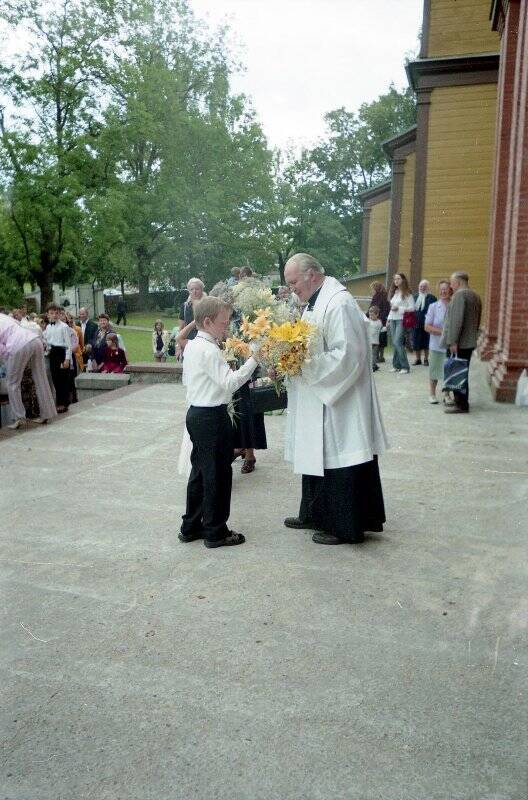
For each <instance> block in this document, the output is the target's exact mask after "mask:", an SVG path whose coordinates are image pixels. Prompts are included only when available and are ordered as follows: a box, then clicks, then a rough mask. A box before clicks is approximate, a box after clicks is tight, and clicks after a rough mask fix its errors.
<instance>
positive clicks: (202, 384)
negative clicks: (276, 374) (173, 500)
mask: <svg viewBox="0 0 528 800" xmlns="http://www.w3.org/2000/svg"><path fill="white" fill-rule="evenodd" d="M230 317H231V307H230V306H229V305H227V303H225V302H224V301H223V300H221V299H220V298H218V297H204V298H203V299H202V300H199V301H198V302H197V303H195V305H194V321H195V323H196V327H197V329H198V333H197V335H196V338H195V339H192V340H191V341H190V342H189V343H188V344H187V347H186V349H185V360H184V362H183V382H184V384H185V385H186V387H187V402H188V405H189V410H188V412H187V418H186V425H187V430H188V432H189V436H190V437H191V442H192V453H191V467H192V469H191V474H190V477H189V482H188V485H187V504H186V510H185V514H184V515H183V520H182V525H181V532H180V534H179V537H178V538H179V539H180V541H181V542H191V541H194V540H195V539H202V538H203V540H204V545H205V546H206V547H208V548H212V547H223V546H232V545H238V544H243V543H244V541H245V538H244V536H243V535H242V534H241V533H236V531H231V530H229V529H228V527H227V520H228V518H229V512H230V504H231V484H232V468H231V461H232V458H233V425H232V423H231V419H230V417H229V414H228V411H227V406H228V403H229V401H230V400H231V397H232V395H233V393H234V392H236V390H237V389H239V388H240V387H241V386H242V385H243V384H244V383H246V381H247V380H249V378H250V376H251V375H252V374H253V372H254V371H255V369H256V367H257V361H256V359H255V357H254V356H250V357H249V358H248V360H247V361H246V362H245V364H243V365H242V366H241V367H240V369H238V370H236V371H235V372H234V371H233V370H231V369H230V367H229V366H228V364H227V362H226V360H225V358H224V356H223V355H222V352H221V350H220V347H219V342H220V341H222V340H223V339H225V336H226V334H227V329H228V327H229V320H230ZM252 349H258V345H252Z"/></svg>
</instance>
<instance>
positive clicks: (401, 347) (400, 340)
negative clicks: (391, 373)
mask: <svg viewBox="0 0 528 800" xmlns="http://www.w3.org/2000/svg"><path fill="white" fill-rule="evenodd" d="M390 333H391V339H392V347H393V348H394V354H393V356H392V366H393V367H394V369H410V367H409V359H408V358H407V352H406V350H405V328H404V327H403V322H402V321H401V319H391V320H390Z"/></svg>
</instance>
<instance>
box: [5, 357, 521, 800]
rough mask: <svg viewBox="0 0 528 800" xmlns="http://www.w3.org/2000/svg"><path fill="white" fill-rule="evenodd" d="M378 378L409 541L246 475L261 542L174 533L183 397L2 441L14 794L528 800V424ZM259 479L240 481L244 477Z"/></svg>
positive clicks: (279, 468) (281, 472) (278, 453)
mask: <svg viewBox="0 0 528 800" xmlns="http://www.w3.org/2000/svg"><path fill="white" fill-rule="evenodd" d="M426 372H427V371H426V369H424V368H416V369H415V370H413V372H412V374H411V375H410V376H408V377H407V376H401V375H397V376H394V375H391V374H389V373H388V365H386V367H385V369H384V370H383V371H382V372H380V373H378V374H377V377H376V380H377V383H378V387H379V391H380V395H381V398H382V406H383V411H384V416H385V421H386V424H387V427H388V429H389V433H390V438H391V442H392V449H391V451H390V452H389V453H388V454H387V455H386V456H385V457H384V458H383V459H382V461H381V470H382V479H383V485H384V490H385V496H386V504H387V517H388V524H387V526H386V531H385V532H384V533H383V534H382V535H373V536H372V537H371V538H370V539H369V540H368V541H367V542H366V543H365V544H364V545H363V546H360V547H352V546H350V547H349V546H341V547H327V548H325V547H320V546H317V545H314V544H313V543H312V542H311V538H310V534H309V533H307V532H302V531H289V530H286V529H285V528H284V527H283V525H282V520H283V518H284V517H285V516H286V515H288V514H292V513H295V512H296V511H297V507H298V499H299V485H300V480H299V478H298V477H296V476H294V475H292V474H291V472H290V470H289V468H288V467H287V466H286V465H285V464H284V463H283V461H282V437H283V426H284V418H283V417H280V416H274V417H268V418H266V426H267V432H268V441H269V443H270V449H269V450H268V451H267V452H263V453H257V459H258V460H257V470H256V472H255V473H253V474H251V475H247V476H243V475H241V474H240V469H239V466H238V467H237V468H236V470H235V480H234V491H233V504H232V517H231V520H232V524H233V527H234V528H235V529H237V530H240V531H243V532H244V533H246V534H247V538H248V541H247V544H246V545H244V546H243V547H238V548H231V549H227V548H226V549H219V550H212V551H211V550H206V549H205V548H204V547H203V545H202V544H201V543H200V542H195V543H192V544H189V545H182V544H180V543H179V542H178V541H177V538H176V535H177V531H178V527H179V519H180V515H181V513H182V509H183V501H184V487H185V482H184V480H183V479H182V478H181V477H180V476H178V474H177V472H176V461H177V455H178V450H179V445H180V439H181V433H182V429H183V417H184V395H183V390H182V388H181V386H177V385H165V386H163V385H159V386H152V387H147V388H141V389H139V390H136V389H134V390H125V391H123V390H119V391H118V392H116V393H114V395H108V397H107V401H106V402H104V403H101V404H95V403H92V402H91V401H86V402H85V403H83V404H79V405H78V406H77V407H76V408H75V410H74V412H73V413H72V414H71V415H69V416H68V417H67V418H65V419H61V420H59V421H58V422H57V423H55V424H53V425H49V426H47V427H45V428H38V429H34V430H30V431H27V432H24V433H17V434H14V435H9V436H6V435H2V436H0V487H1V493H0V526H1V542H2V544H1V554H0V574H1V576H2V599H3V602H2V618H1V621H2V648H1V650H0V667H1V673H2V674H1V684H0V685H1V708H2V713H1V723H0V727H1V730H0V740H1V748H0V798H1V800H82V799H83V798H89V799H90V800H117V798H120V800H210V799H214V800H526V797H527V796H528V759H527V741H528V725H527V721H528V715H527V703H526V690H527V686H526V674H527V663H528V659H527V641H526V638H527V626H528V596H527V591H526V590H527V568H526V542H527V533H528V513H527V512H528V409H527V410H520V409H516V408H515V407H512V406H504V405H496V404H493V403H492V402H491V400H490V399H489V394H488V391H487V388H486V386H485V384H484V380H483V372H484V369H483V367H482V365H480V364H478V363H477V364H475V365H474V368H473V383H474V387H475V391H474V407H473V412H472V413H471V414H470V415H469V416H454V417H448V416H446V415H445V414H443V413H442V408H441V407H440V406H437V407H434V406H430V405H429V404H428V403H427V388H426V381H427V376H426ZM238 465H240V462H238Z"/></svg>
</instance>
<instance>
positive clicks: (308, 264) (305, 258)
mask: <svg viewBox="0 0 528 800" xmlns="http://www.w3.org/2000/svg"><path fill="white" fill-rule="evenodd" d="M288 264H297V266H298V267H299V270H300V272H308V270H309V269H313V270H314V272H320V273H321V275H324V274H325V271H324V267H323V266H322V265H321V264H320V263H319V262H318V261H317V259H316V258H314V257H313V256H310V255H308V253H296V254H295V255H294V256H292V257H291V258H290V259H288ZM286 266H287V265H286Z"/></svg>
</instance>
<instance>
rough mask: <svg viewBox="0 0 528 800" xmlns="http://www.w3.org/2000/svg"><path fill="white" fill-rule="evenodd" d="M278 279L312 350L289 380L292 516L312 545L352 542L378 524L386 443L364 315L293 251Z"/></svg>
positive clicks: (321, 272) (318, 269)
mask: <svg viewBox="0 0 528 800" xmlns="http://www.w3.org/2000/svg"><path fill="white" fill-rule="evenodd" d="M284 274H285V278H286V281H287V283H288V285H289V286H290V288H291V289H292V291H293V292H295V294H296V295H297V297H298V298H299V301H300V302H301V303H305V304H306V307H305V310H304V312H303V319H304V320H306V321H307V322H310V323H312V324H314V325H316V326H317V328H318V330H319V337H318V339H317V343H316V347H315V352H314V354H313V356H312V357H311V358H310V360H309V361H308V362H307V363H305V364H304V366H303V367H302V371H301V374H300V375H299V376H297V377H295V378H292V379H290V382H289V385H288V417H287V432H286V460H287V461H290V462H291V463H292V464H293V469H294V472H296V473H299V474H301V475H302V498H301V505H300V510H299V515H298V516H297V517H288V518H287V519H285V521H284V524H285V525H286V527H288V528H302V529H308V530H314V531H315V533H314V534H313V537H312V539H313V541H314V542H315V543H316V544H327V545H337V544H346V543H349V544H356V543H359V542H362V541H364V535H365V532H367V531H382V530H383V523H384V522H385V510H384V504H383V492H382V488H381V481H380V476H379V470H378V456H379V455H380V454H381V453H383V452H384V450H385V449H386V448H387V446H388V444H387V437H386V434H385V430H384V427H383V422H382V419H381V414H380V409H379V404H378V398H377V394H376V387H375V385H374V379H373V373H372V363H371V361H372V359H371V353H370V344H369V337H368V331H367V324H366V321H365V315H364V314H363V313H362V312H361V310H360V308H359V306H358V305H357V303H356V301H355V300H354V298H353V297H352V295H351V294H350V293H349V292H348V291H347V290H346V288H345V287H344V286H343V285H342V284H341V283H339V281H337V280H336V279H335V278H332V277H329V276H326V275H325V272H324V269H323V267H322V266H321V264H320V263H319V262H318V261H316V259H315V258H313V257H312V256H310V255H308V254H306V253H298V254H297V255H295V256H292V258H290V259H289V261H288V262H287V264H286V267H285V271H284Z"/></svg>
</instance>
